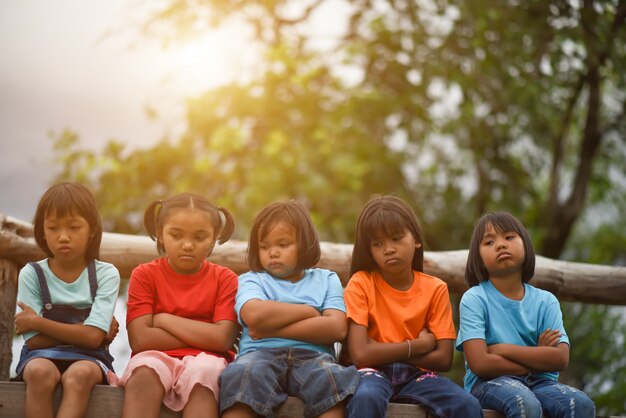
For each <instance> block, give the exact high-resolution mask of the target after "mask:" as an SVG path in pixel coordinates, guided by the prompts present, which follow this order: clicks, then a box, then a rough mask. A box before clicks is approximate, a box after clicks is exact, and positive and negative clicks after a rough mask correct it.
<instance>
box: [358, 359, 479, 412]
mask: <svg viewBox="0 0 626 418" xmlns="http://www.w3.org/2000/svg"><path fill="white" fill-rule="evenodd" d="M359 374H360V375H361V380H360V382H359V386H358V387H357V389H356V393H355V394H354V396H353V397H352V398H351V399H350V400H349V401H348V405H347V407H346V416H347V417H352V418H365V417H373V418H381V417H384V416H386V411H387V406H388V405H389V402H397V403H408V404H418V405H421V406H423V407H424V408H426V410H428V412H429V413H430V414H433V415H436V416H437V417H439V418H475V417H482V416H483V411H482V408H481V406H480V404H479V403H478V400H477V399H476V398H474V397H473V396H472V395H470V394H469V393H468V392H467V391H465V390H464V389H463V388H461V387H460V386H459V385H457V384H456V383H454V382H453V381H451V380H450V379H447V378H445V377H442V376H439V375H438V374H436V373H434V372H425V371H422V370H420V369H418V368H416V367H413V366H411V365H408V364H405V363H391V364H387V365H385V366H382V367H379V368H378V369H361V370H359Z"/></svg>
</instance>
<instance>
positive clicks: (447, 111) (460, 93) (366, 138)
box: [56, 0, 626, 413]
mask: <svg viewBox="0 0 626 418" xmlns="http://www.w3.org/2000/svg"><path fill="white" fill-rule="evenodd" d="M340 6H341V7H340ZM333 10H340V11H341V13H344V14H345V27H344V28H343V29H344V30H342V31H341V34H340V35H338V36H337V38H336V39H334V40H333V42H331V44H332V45H331V46H328V43H326V44H325V45H326V46H325V47H321V46H320V45H319V43H316V37H315V36H313V35H312V33H313V32H312V29H311V27H312V26H314V25H312V24H311V22H312V21H315V19H318V20H319V19H320V16H321V18H322V19H323V16H324V15H325V14H327V13H333ZM625 18H626V1H618V0H606V1H599V0H598V1H593V0H582V1H564V0H561V1H551V2H539V1H532V0H518V1H512V0H510V1H501V2H497V3H492V2H484V1H477V0H468V1H454V0H448V1H446V0H420V1H417V2H416V1H413V0H353V1H350V2H338V1H335V2H330V1H329V0H326V1H325V0H308V1H301V0H298V1H296V0H269V1H263V2H249V1H242V0H213V1H193V0H167V1H166V2H165V3H164V7H163V8H162V9H160V10H158V11H157V12H156V13H155V14H154V15H153V16H152V17H151V18H150V19H148V20H147V21H146V24H145V26H144V27H143V30H144V31H145V32H144V34H145V35H146V36H157V37H158V39H161V40H162V41H163V42H164V44H167V45H169V44H173V43H174V44H175V43H176V42H179V41H180V39H181V37H183V36H193V35H194V34H195V33H199V32H202V31H205V30H210V29H211V28H212V27H214V26H217V25H219V24H222V23H224V22H237V24H243V25H247V27H249V28H250V29H251V32H252V33H254V37H253V39H252V40H253V41H254V42H255V43H256V44H257V46H258V57H257V60H256V62H255V65H254V66H253V67H251V68H250V71H249V72H248V76H247V77H245V80H240V81H238V82H236V83H233V84H231V85H226V86H223V87H220V88H216V89H214V90H212V91H208V92H206V93H204V94H200V95H199V96H197V97H194V98H191V99H189V101H188V104H187V124H188V129H187V131H186V132H185V133H184V134H183V135H182V136H181V137H180V138H163V139H162V140H161V142H160V143H159V144H157V145H155V146H154V147H152V148H149V149H144V150H136V151H132V152H129V151H127V150H125V149H124V146H123V145H122V144H121V143H119V142H116V141H111V142H110V144H109V146H108V148H106V149H105V150H104V151H103V152H102V153H100V154H98V155H96V154H95V153H93V152H88V151H84V150H81V149H80V144H79V141H78V139H77V137H76V135H75V134H74V133H73V132H70V131H67V132H63V133H61V134H59V135H58V136H57V138H56V143H57V146H58V153H59V155H60V158H61V163H62V164H63V166H64V167H65V168H64V171H63V173H61V175H60V177H61V178H73V179H79V180H83V181H85V182H89V183H90V184H91V185H92V186H93V188H94V189H95V191H96V193H97V198H98V201H99V202H100V204H101V206H102V213H103V215H104V216H105V218H106V221H107V227H108V229H110V230H116V231H118V232H135V231H140V230H141V219H142V213H143V209H144V206H145V205H146V204H147V202H149V201H150V200H151V199H154V198H160V197H162V196H164V195H168V194H171V193H174V192H176V191H179V190H196V191H199V192H201V193H204V194H206V195H208V196H212V197H213V198H214V199H216V201H218V202H219V203H220V204H222V205H223V206H225V207H227V208H229V209H231V210H232V211H233V212H234V214H235V216H236V219H237V222H238V225H239V226H240V228H239V234H240V236H239V238H242V239H245V235H244V233H245V231H247V228H248V225H249V223H250V221H251V219H252V218H253V217H254V214H255V213H256V211H258V210H259V209H260V208H261V207H262V206H264V205H265V204H267V203H269V202H270V201H273V200H277V199H286V198H297V199H301V200H303V201H305V202H306V203H307V205H308V206H309V208H310V210H311V212H312V214H313V217H314V219H315V221H316V224H317V225H318V227H319V230H320V233H321V235H322V238H323V239H326V240H334V241H344V242H345V241H351V237H352V234H353V231H354V225H353V224H354V220H355V218H356V215H357V214H358V211H359V209H360V208H361V206H362V205H363V203H364V202H365V201H366V200H367V199H368V198H369V196H370V195H371V194H373V193H395V194H397V195H399V196H400V197H403V198H405V199H407V200H408V201H409V202H411V203H412V205H413V207H414V208H415V209H416V212H417V213H418V215H419V216H420V218H421V220H422V223H423V224H424V227H425V232H426V234H427V239H428V243H429V244H430V245H429V246H430V248H431V249H434V250H445V249H456V248H463V247H466V246H467V243H468V242H469V236H470V234H471V229H472V223H473V221H474V219H476V218H477V217H478V216H479V215H480V214H481V213H482V212H484V211H486V210H490V209H496V208H497V209H505V210H510V211H511V212H513V213H514V214H516V215H517V216H518V217H520V219H521V220H522V221H523V223H524V224H525V225H527V226H528V227H529V229H530V232H531V235H532V236H533V239H534V240H535V246H536V248H537V249H538V253H540V254H542V255H545V256H548V257H553V258H559V257H567V258H572V259H576V260H578V261H593V260H594V257H593V254H595V253H596V252H597V251H599V250H600V247H596V245H600V246H601V248H610V249H611V252H610V256H609V257H605V258H603V259H602V260H601V261H600V262H603V263H607V264H610V263H624V260H626V246H625V245H624V241H625V237H626V229H624V228H621V229H616V228H613V227H611V226H610V225H611V224H612V223H614V222H618V221H621V222H622V224H623V219H622V218H623V213H624V211H625V209H626V205H625V202H624V196H625V195H626V193H625V192H626V190H625V189H626V171H625V165H624V161H625V160H626V144H625V138H626V122H625V112H626V68H625V66H626V42H624V41H625V40H626V31H625V29H624V24H625ZM576 228H578V229H576ZM600 231H609V232H610V233H609V234H604V233H602V234H600ZM585 235H588V236H587V237H585V238H584V242H585V243H586V247H585V246H581V245H577V243H578V242H581V241H580V240H581V239H582V237H584V236H585ZM589 236H595V237H600V238H601V240H598V241H597V242H594V241H591V240H590V239H589ZM570 237H576V239H577V240H579V241H576V242H572V243H568V239H569V238H570ZM591 242H594V246H593V247H592V246H591V244H590V243H591ZM568 245H569V247H568ZM596 260H597V259H596ZM566 311H567V312H566V314H565V315H566V317H567V316H568V315H570V316H572V318H576V321H577V322H576V324H580V323H583V322H587V321H588V322H589V323H593V324H595V325H598V326H599V328H594V330H603V331H604V332H605V335H604V336H603V339H601V338H599V336H598V333H599V332H600V331H595V332H592V331H588V332H586V333H578V332H576V331H577V330H573V332H572V335H573V336H574V337H575V340H576V341H574V339H573V346H574V347H576V346H585V344H586V342H585V341H589V340H590V339H597V340H598V341H602V342H603V344H608V345H610V344H614V345H615V344H622V345H623V342H624V339H623V336H624V333H622V334H620V335H616V334H615V330H613V329H611V330H607V328H603V324H602V323H603V319H602V318H608V319H610V320H607V321H605V322H606V323H605V325H606V324H613V325H615V323H613V322H612V321H613V319H615V318H616V317H615V315H616V314H615V313H614V312H613V311H611V310H606V308H604V307H584V308H578V307H570V306H569V305H568V306H567V309H566ZM620 314H621V315H623V310H622V311H618V314H617V315H620ZM597 318H600V319H597ZM615 320H616V321H617V322H618V323H620V322H619V318H617V319H615ZM622 322H623V318H622ZM570 327H575V324H574V323H572V325H570ZM603 346H606V345H603ZM607 352H608V353H611V358H610V359H606V358H604V357H602V361H599V362H596V361H593V362H591V361H588V360H589V359H588V358H587V357H586V356H587V355H588V354H589V355H592V353H591V352H588V351H585V352H578V351H575V352H574V353H575V355H574V356H573V358H574V359H576V361H575V362H573V363H572V365H571V366H570V367H571V368H573V369H575V371H576V373H571V374H570V375H569V376H568V379H570V383H572V384H574V385H575V386H577V387H581V388H583V389H585V390H587V391H589V392H590V393H591V394H592V395H594V394H598V396H597V397H596V401H597V402H598V403H599V406H601V408H600V409H599V410H600V411H602V412H603V413H612V412H616V411H617V412H620V411H621V412H623V411H624V404H623V401H622V403H621V404H620V403H619V402H618V401H615V399H619V398H621V399H625V398H626V388H624V387H623V385H621V386H620V385H619V384H617V383H616V381H615V380H612V381H611V380H610V379H611V378H613V377H614V376H615V374H611V373H604V371H607V370H610V368H611V367H613V368H614V367H615V365H616V364H618V361H621V359H618V357H619V355H618V354H619V350H614V351H610V350H607ZM591 364H593V366H588V365H591ZM602 373H604V374H602ZM592 375H593V376H600V375H602V376H606V378H607V379H609V380H608V381H602V382H601V381H598V380H597V379H596V380H594V379H585V376H592ZM607 387H608V388H609V389H613V388H615V390H616V391H617V390H619V391H621V392H619V396H617V395H616V396H617V397H614V399H611V397H610V396H605V397H601V396H600V394H602V393H605V392H606V388H607Z"/></svg>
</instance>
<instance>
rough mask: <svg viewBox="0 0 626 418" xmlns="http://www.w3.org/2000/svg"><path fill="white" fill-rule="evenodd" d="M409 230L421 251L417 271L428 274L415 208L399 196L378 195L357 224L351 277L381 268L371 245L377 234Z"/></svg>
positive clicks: (417, 254)
mask: <svg viewBox="0 0 626 418" xmlns="http://www.w3.org/2000/svg"><path fill="white" fill-rule="evenodd" d="M405 229H408V230H409V231H410V232H411V234H412V235H413V238H414V239H415V241H416V242H419V243H420V244H422V245H420V246H419V248H416V249H415V253H414V254H413V263H412V264H413V270H417V271H424V235H423V234H422V229H421V228H420V226H419V222H418V220H417V216H415V212H413V209H411V207H410V206H409V205H408V204H407V203H406V202H405V201H403V200H402V199H400V198H398V197H395V196H376V197H374V198H372V199H370V200H369V202H367V203H366V204H365V207H363V210H362V211H361V214H360V215H359V219H358V220H357V223H356V234H355V237H354V248H353V250H352V264H351V265H350V276H352V275H353V274H354V273H356V272H357V271H361V270H365V271H372V270H374V269H376V268H377V267H378V266H377V265H376V261H375V260H374V257H373V256H372V252H371V250H370V244H371V242H372V239H373V238H375V236H376V234H378V233H381V232H382V233H384V234H385V235H393V234H394V233H396V232H398V231H404V230H405Z"/></svg>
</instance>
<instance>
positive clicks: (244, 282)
mask: <svg viewBox="0 0 626 418" xmlns="http://www.w3.org/2000/svg"><path fill="white" fill-rule="evenodd" d="M259 280H260V277H259V275H258V274H257V273H255V272H249V273H245V274H242V275H241V276H239V288H238V289H237V297H236V298H235V311H236V312H237V316H238V317H239V321H240V322H241V315H240V312H241V308H242V307H243V305H244V304H245V303H246V302H247V301H249V300H250V299H259V300H269V297H268V295H267V294H266V293H265V290H263V286H261V283H260V281H259Z"/></svg>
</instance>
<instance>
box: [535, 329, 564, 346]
mask: <svg viewBox="0 0 626 418" xmlns="http://www.w3.org/2000/svg"><path fill="white" fill-rule="evenodd" d="M561 335H563V334H561V332H560V331H559V330H558V329H554V330H553V329H550V328H548V329H546V330H545V331H544V332H542V333H541V335H540V336H539V340H538V341H537V346H542V345H545V346H548V347H555V346H557V345H558V344H559V341H560V340H561Z"/></svg>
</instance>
